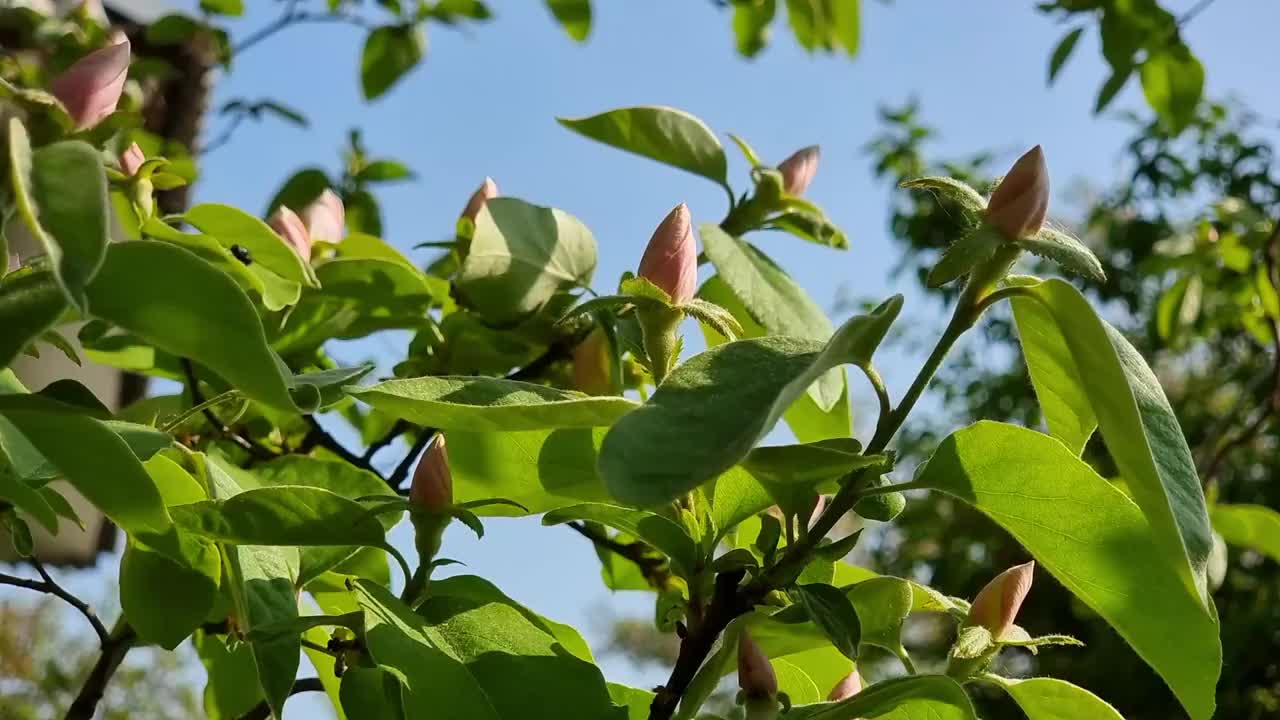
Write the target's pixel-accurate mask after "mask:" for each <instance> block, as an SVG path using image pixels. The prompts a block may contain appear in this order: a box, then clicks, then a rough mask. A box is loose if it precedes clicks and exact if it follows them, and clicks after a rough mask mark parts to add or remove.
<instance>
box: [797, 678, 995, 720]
mask: <svg viewBox="0 0 1280 720" xmlns="http://www.w3.org/2000/svg"><path fill="white" fill-rule="evenodd" d="M878 717H891V718H893V720H977V715H976V714H975V713H974V710H973V704H972V703H970V702H969V697H968V696H967V695H965V692H964V688H962V687H960V685H959V683H957V682H956V681H955V680H952V679H951V678H949V677H946V676H943V675H915V676H911V677H902V678H894V679H892V680H885V681H882V682H878V683H876V684H874V685H872V686H870V687H867V688H865V689H863V690H862V692H860V693H858V694H857V695H854V696H853V697H851V698H849V699H848V700H844V701H841V702H838V703H818V704H816V705H806V706H802V707H795V708H792V709H791V712H789V713H787V720H854V719H855V718H878Z"/></svg>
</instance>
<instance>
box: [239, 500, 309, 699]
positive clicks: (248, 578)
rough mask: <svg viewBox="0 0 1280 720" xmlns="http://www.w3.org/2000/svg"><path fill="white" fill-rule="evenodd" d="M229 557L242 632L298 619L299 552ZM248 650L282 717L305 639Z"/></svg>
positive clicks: (252, 550) (283, 639)
mask: <svg viewBox="0 0 1280 720" xmlns="http://www.w3.org/2000/svg"><path fill="white" fill-rule="evenodd" d="M233 499H234V498H233ZM225 552H226V554H227V576H228V579H229V580H230V582H231V587H232V592H231V596H232V600H233V602H234V604H235V608H236V615H237V620H238V625H239V628H240V630H241V631H242V632H245V633H252V632H253V630H254V629H255V628H257V627H258V626H259V625H272V624H276V623H284V622H290V621H292V620H296V619H297V617H298V605H297V599H296V598H297V594H296V590H295V589H294V588H295V587H296V583H297V577H298V550H297V548H292V547H260V546H253V545H228V546H225ZM249 647H250V651H251V652H252V653H253V664H254V666H255V667H256V668H257V671H258V685H259V686H260V687H261V688H262V693H263V695H264V696H265V697H266V699H267V704H268V705H270V706H271V711H272V713H274V714H275V716H276V717H281V713H282V712H283V708H284V702H285V700H287V699H288V698H289V695H290V693H291V691H292V690H293V681H294V678H295V677H297V674H298V665H299V662H300V660H299V659H300V656H301V655H302V638H301V637H300V636H299V635H284V636H278V637H273V638H271V639H269V640H256V641H253V642H251V643H250V645H249Z"/></svg>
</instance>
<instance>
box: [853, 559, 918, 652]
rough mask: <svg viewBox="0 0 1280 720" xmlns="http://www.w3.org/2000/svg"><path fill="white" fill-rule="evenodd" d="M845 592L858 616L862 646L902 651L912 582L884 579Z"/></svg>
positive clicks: (867, 581) (909, 609)
mask: <svg viewBox="0 0 1280 720" xmlns="http://www.w3.org/2000/svg"><path fill="white" fill-rule="evenodd" d="M844 592H845V594H846V595H847V596H848V598H849V601H850V602H852V603H853V608H854V610H856V611H857V613H858V621H859V623H860V625H861V628H862V636H861V641H862V643H863V644H864V645H874V646H876V647H879V648H883V649H885V650H888V651H889V652H891V653H901V652H903V647H902V623H903V622H905V621H906V619H907V615H908V614H910V613H911V603H912V600H911V583H909V582H907V581H906V580H903V579H902V578H896V577H889V576H884V577H877V578H871V579H869V580H863V581H862V582H860V583H858V584H857V585H854V586H852V587H849V588H846V589H845V590H844Z"/></svg>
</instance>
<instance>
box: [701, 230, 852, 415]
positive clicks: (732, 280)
mask: <svg viewBox="0 0 1280 720" xmlns="http://www.w3.org/2000/svg"><path fill="white" fill-rule="evenodd" d="M698 232H699V233H700V234H701V235H702V246H703V249H704V250H705V251H706V254H707V257H708V258H710V259H711V263H712V264H713V265H715V268H716V272H717V273H718V276H719V277H720V278H721V279H722V280H723V281H724V283H725V284H726V285H728V286H729V288H730V289H731V290H732V291H733V295H734V296H735V297H737V298H738V299H739V300H740V301H741V302H742V305H743V306H744V307H745V308H746V310H747V312H748V313H749V314H750V316H751V318H752V319H753V320H755V321H756V322H757V323H759V324H760V326H762V327H763V328H764V329H765V331H766V332H767V333H768V334H770V335H793V336H796V337H802V338H811V339H814V340H823V341H825V340H826V339H827V338H829V337H831V333H832V330H833V328H832V326H831V321H830V320H828V319H827V316H826V315H825V314H823V312H822V309H821V308H819V307H818V306H817V304H815V303H814V302H813V300H811V299H810V298H809V295H808V294H807V293H805V291H804V289H803V288H801V287H800V286H799V285H797V284H796V282H795V281H794V280H792V279H791V277H790V276H789V275H787V273H786V272H785V271H784V270H783V269H782V268H780V267H778V265H776V264H775V263H774V262H773V261H772V260H770V259H769V257H768V256H766V255H765V254H764V253H762V252H760V251H759V250H758V249H756V247H755V246H754V245H751V244H750V243H748V242H745V241H743V240H739V239H738V238H735V237H733V236H732V235H729V234H728V233H726V232H724V231H723V230H721V229H720V228H719V226H716V225H712V224H705V225H702V226H701V227H699V228H698ZM843 391H844V387H843V382H842V378H841V374H840V373H830V374H828V375H826V376H824V377H823V378H822V380H821V381H820V382H818V383H817V384H816V385H814V386H813V387H812V388H810V389H809V394H810V396H812V397H813V399H814V401H815V402H816V403H817V405H818V408H819V409H820V410H823V411H828V410H830V409H831V408H833V407H834V406H835V404H836V403H837V402H839V400H840V396H841V394H842V393H843Z"/></svg>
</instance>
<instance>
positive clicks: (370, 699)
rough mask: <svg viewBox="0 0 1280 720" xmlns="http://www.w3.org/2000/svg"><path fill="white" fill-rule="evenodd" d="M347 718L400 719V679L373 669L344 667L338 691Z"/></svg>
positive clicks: (402, 708)
mask: <svg viewBox="0 0 1280 720" xmlns="http://www.w3.org/2000/svg"><path fill="white" fill-rule="evenodd" d="M339 697H340V698H341V700H342V707H343V709H347V708H350V709H351V714H350V715H349V716H348V717H356V718H360V720H364V719H365V718H368V719H369V720H404V717H405V715H404V706H403V704H404V701H403V700H402V699H401V697H400V681H399V680H396V678H395V676H394V675H392V674H391V673H389V672H385V671H383V670H379V669H377V668H361V667H355V668H347V670H346V672H344V673H343V674H342V688H341V690H340V691H339Z"/></svg>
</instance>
